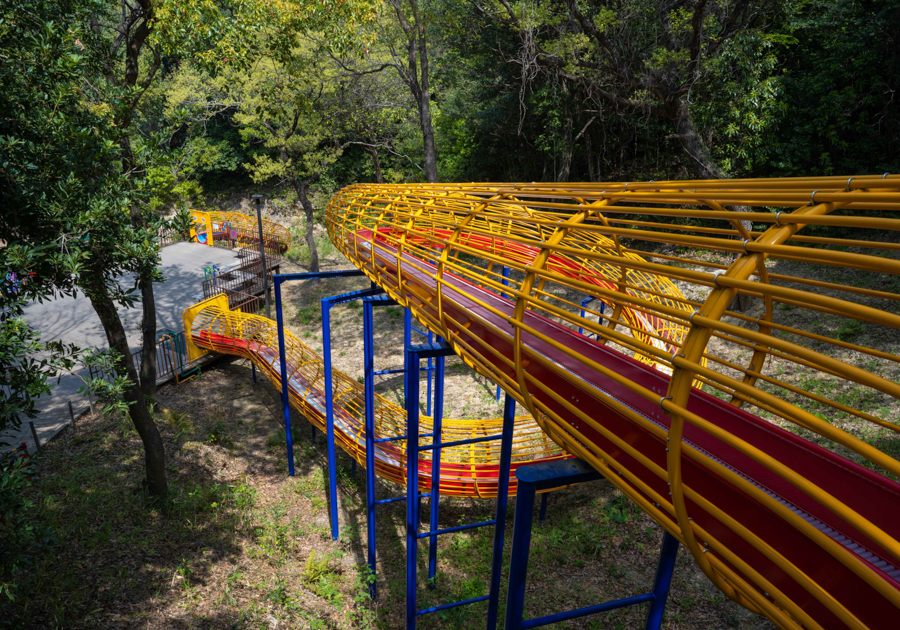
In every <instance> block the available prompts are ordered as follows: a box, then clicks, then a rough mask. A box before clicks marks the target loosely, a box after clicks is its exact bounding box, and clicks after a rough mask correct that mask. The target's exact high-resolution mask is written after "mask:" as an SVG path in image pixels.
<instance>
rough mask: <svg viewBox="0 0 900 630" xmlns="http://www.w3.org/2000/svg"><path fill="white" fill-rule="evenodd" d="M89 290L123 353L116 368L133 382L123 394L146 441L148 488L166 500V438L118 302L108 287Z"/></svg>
mask: <svg viewBox="0 0 900 630" xmlns="http://www.w3.org/2000/svg"><path fill="white" fill-rule="evenodd" d="M88 290H89V292H90V293H89V298H90V300H91V304H92V305H93V307H94V310H95V311H96V312H97V316H98V317H99V318H100V322H101V323H102V324H103V330H104V332H106V340H107V342H108V343H109V347H110V349H112V350H115V351H116V352H117V353H118V354H119V355H120V357H119V361H118V365H117V368H116V369H117V370H121V372H120V373H124V374H127V375H128V380H129V381H130V383H131V384H130V385H129V386H128V387H127V388H126V390H125V393H124V395H123V397H124V399H125V401H126V402H127V403H128V404H129V406H128V414H129V415H130V416H131V421H132V422H133V423H134V428H135V429H137V432H138V435H139V436H140V437H141V441H142V442H143V444H144V460H145V466H146V472H147V490H148V492H149V493H150V495H151V496H154V497H159V498H160V499H166V497H167V495H168V490H169V487H168V482H167V481H166V466H165V461H166V453H165V449H164V447H163V441H162V437H160V435H159V430H158V429H157V427H156V423H155V422H154V421H153V416H152V415H151V413H150V409H149V408H148V406H147V402H146V400H145V399H144V395H143V392H142V391H141V387H140V385H139V384H138V375H137V372H136V371H135V369H134V362H133V361H132V360H131V349H130V348H129V347H128V340H127V338H126V336H125V328H124V327H123V326H122V320H121V319H119V313H118V311H117V310H116V305H115V304H114V303H113V301H112V299H110V297H109V294H108V292H107V290H106V287H105V286H91V287H88Z"/></svg>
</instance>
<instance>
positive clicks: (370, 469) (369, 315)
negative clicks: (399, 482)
mask: <svg viewBox="0 0 900 630" xmlns="http://www.w3.org/2000/svg"><path fill="white" fill-rule="evenodd" d="M396 305H397V303H396V302H395V301H394V300H392V299H391V298H390V297H388V296H387V295H375V296H370V297H365V298H363V373H364V375H365V377H364V380H363V384H364V392H365V417H364V420H365V440H366V532H367V536H368V564H369V570H370V573H371V574H372V575H374V574H375V564H376V550H375V507H376V506H378V505H384V504H387V503H395V502H397V501H405V500H406V497H405V496H400V497H394V498H390V499H382V500H380V501H379V500H376V499H375V445H376V444H378V443H380V442H393V441H398V440H405V439H406V435H396V436H390V437H385V438H380V439H376V438H375V377H376V376H379V375H388V374H404V381H403V383H404V388H405V387H406V376H405V374H406V373H407V367H408V362H407V360H406V359H407V357H406V354H405V353H404V355H403V366H404V367H403V368H402V369H389V370H376V369H375V324H374V307H376V306H396ZM413 331H415V332H418V333H420V334H422V335H425V333H424V332H422V331H421V330H419V329H417V328H414V327H413V326H412V324H411V318H410V315H409V311H408V310H407V311H406V317H405V321H404V331H403V335H404V339H405V340H407V341H408V340H409V339H410V338H411V336H412V332H413ZM408 345H409V343H405V344H404V348H405V347H406V346H408ZM442 367H443V366H442ZM425 369H426V370H428V368H425ZM432 369H434V368H432ZM420 372H421V371H420ZM429 380H430V373H429ZM435 391H436V392H438V393H439V394H440V396H441V401H443V371H442V372H441V374H440V386H438V382H437V381H435ZM404 395H405V390H404ZM436 395H437V394H436ZM430 403H431V401H430V400H429V407H430V406H431V405H430ZM435 404H437V401H435ZM417 420H418V417H417ZM431 435H433V433H429V434H427V435H425V436H424V437H429V436H431ZM423 496H428V495H419V497H418V499H421V498H422V497H423ZM376 595H377V589H376V585H375V582H374V581H372V582H370V583H369V597H371V598H372V599H375V597H376Z"/></svg>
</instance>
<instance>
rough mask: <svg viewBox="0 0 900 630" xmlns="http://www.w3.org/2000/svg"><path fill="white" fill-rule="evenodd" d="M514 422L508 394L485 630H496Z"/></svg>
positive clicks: (514, 413) (514, 401) (513, 405)
mask: <svg viewBox="0 0 900 630" xmlns="http://www.w3.org/2000/svg"><path fill="white" fill-rule="evenodd" d="M515 422H516V400H515V398H513V397H512V396H510V395H509V394H507V395H506V400H505V401H504V403H503V437H502V438H501V440H500V468H499V469H498V470H497V513H496V517H495V520H496V521H497V523H496V524H495V525H494V553H493V555H492V557H491V584H490V590H489V591H488V596H489V599H488V613H487V630H494V628H496V627H497V610H498V608H499V604H500V573H501V572H502V571H503V536H504V534H505V531H506V506H507V503H508V501H509V469H510V467H511V465H512V438H513V429H514V428H515Z"/></svg>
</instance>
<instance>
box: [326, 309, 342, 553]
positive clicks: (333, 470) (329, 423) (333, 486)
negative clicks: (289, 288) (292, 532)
mask: <svg viewBox="0 0 900 630" xmlns="http://www.w3.org/2000/svg"><path fill="white" fill-rule="evenodd" d="M322 362H323V366H322V367H323V371H324V376H325V436H326V437H325V443H326V446H327V448H328V495H329V499H330V500H331V538H332V539H333V540H337V539H338V536H339V535H340V531H339V529H338V528H339V525H338V508H337V454H336V453H335V452H334V389H333V387H334V386H333V383H332V376H331V301H330V300H329V299H328V298H323V299H322Z"/></svg>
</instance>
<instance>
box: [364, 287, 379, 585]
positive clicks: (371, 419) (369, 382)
mask: <svg viewBox="0 0 900 630" xmlns="http://www.w3.org/2000/svg"><path fill="white" fill-rule="evenodd" d="M372 310H373V309H372V303H371V302H370V301H369V300H363V372H364V374H365V380H364V382H365V401H366V410H365V422H366V535H367V538H368V541H367V542H368V548H369V573H370V575H375V374H374V372H375V352H374V349H373V347H372V346H373V339H372V337H373V335H372ZM376 595H377V591H376V587H375V582H374V581H372V582H371V583H370V584H369V597H371V598H372V599H375V597H376Z"/></svg>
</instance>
